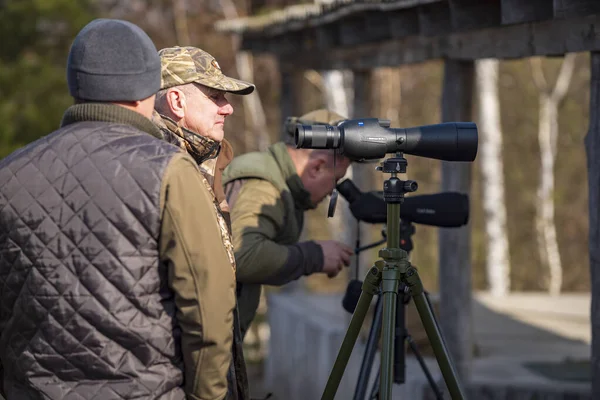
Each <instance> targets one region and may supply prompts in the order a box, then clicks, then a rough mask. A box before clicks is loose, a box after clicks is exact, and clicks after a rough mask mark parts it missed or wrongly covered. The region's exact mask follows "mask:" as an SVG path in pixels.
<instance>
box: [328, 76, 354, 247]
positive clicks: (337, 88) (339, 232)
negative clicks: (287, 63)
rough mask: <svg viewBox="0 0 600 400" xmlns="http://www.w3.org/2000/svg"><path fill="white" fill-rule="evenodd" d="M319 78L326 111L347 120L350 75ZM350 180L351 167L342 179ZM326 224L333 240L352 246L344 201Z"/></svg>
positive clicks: (349, 217)
mask: <svg viewBox="0 0 600 400" xmlns="http://www.w3.org/2000/svg"><path fill="white" fill-rule="evenodd" d="M321 77H322V84H323V95H324V97H325V105H326V107H327V109H329V110H331V111H333V112H335V113H337V114H340V115H341V116H343V117H346V118H349V116H350V113H351V112H352V111H351V99H352V97H353V93H352V73H351V72H349V71H339V70H332V71H324V72H322V73H321ZM352 178H353V174H352V167H350V168H348V171H347V172H346V175H345V176H344V178H343V179H352ZM328 223H329V231H330V232H331V234H332V238H333V239H335V240H338V241H340V242H342V243H344V244H346V245H348V246H354V240H355V236H356V229H355V227H356V222H355V220H354V217H353V216H352V213H351V212H350V208H349V207H348V204H347V203H346V202H345V201H344V200H342V199H338V204H337V207H336V213H335V215H334V217H333V218H328Z"/></svg>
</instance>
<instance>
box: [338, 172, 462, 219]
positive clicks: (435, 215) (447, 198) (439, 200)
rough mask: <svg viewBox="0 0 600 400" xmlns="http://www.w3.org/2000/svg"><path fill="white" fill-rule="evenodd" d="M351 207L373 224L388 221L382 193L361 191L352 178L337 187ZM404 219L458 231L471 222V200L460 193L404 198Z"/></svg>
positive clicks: (357, 214) (355, 212)
mask: <svg viewBox="0 0 600 400" xmlns="http://www.w3.org/2000/svg"><path fill="white" fill-rule="evenodd" d="M337 190H338V191H339V192H340V194H341V195H342V196H344V198H345V199H346V200H347V201H348V203H349V204H350V212H352V215H353V216H354V218H356V219H357V220H359V221H364V222H367V223H370V224H380V223H385V222H387V204H386V202H385V201H384V200H383V193H382V192H380V191H372V192H361V191H360V189H359V188H358V187H356V185H355V184H354V182H352V181H351V180H350V179H346V180H344V181H343V182H340V183H339V184H338V185H337ZM400 219H402V220H404V221H407V222H414V223H416V224H423V225H431V226H438V227H444V228H456V227H460V226H463V225H466V224H467V223H468V222H469V197H468V196H467V195H465V194H463V193H458V192H442V193H436V194H425V195H418V196H410V197H406V198H404V202H403V203H402V206H401V207H400Z"/></svg>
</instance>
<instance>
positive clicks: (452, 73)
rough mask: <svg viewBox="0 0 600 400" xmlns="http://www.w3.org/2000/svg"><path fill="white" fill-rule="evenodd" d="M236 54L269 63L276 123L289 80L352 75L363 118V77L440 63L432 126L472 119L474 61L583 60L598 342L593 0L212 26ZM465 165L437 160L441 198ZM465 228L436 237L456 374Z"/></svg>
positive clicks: (596, 22)
mask: <svg viewBox="0 0 600 400" xmlns="http://www.w3.org/2000/svg"><path fill="white" fill-rule="evenodd" d="M215 28H216V29H217V30H218V31H221V32H229V33H232V34H236V35H239V37H240V39H241V43H242V50H246V51H249V52H252V53H254V54H261V53H268V54H271V55H274V56H275V57H277V59H278V61H279V64H280V71H281V74H282V76H281V85H282V89H281V93H282V96H281V97H282V100H281V101H282V103H281V110H282V111H281V112H282V116H283V117H285V116H287V115H297V114H295V112H297V111H298V106H297V104H295V103H294V99H293V98H294V95H293V94H294V91H295V90H296V89H297V88H295V87H294V82H295V81H294V79H293V74H294V73H296V72H297V71H301V70H303V69H316V70H335V69H349V70H352V71H353V73H354V93H355V96H354V99H353V101H354V116H350V117H355V116H360V117H363V116H365V115H367V116H368V115H369V107H368V104H366V103H367V101H368V100H366V99H368V95H367V94H368V90H369V80H368V76H369V75H368V74H369V71H370V70H372V69H373V68H378V67H384V66H399V65H403V64H410V63H419V62H424V61H428V60H433V59H443V60H444V81H443V85H442V91H443V93H442V94H441V109H442V122H448V121H469V120H471V119H472V97H473V87H474V61H475V60H477V59H483V58H499V59H513V58H524V57H530V56H542V55H544V56H562V55H564V54H565V53H569V52H582V51H589V52H592V54H591V65H590V68H591V81H590V125H589V131H588V134H587V136H586V139H585V146H586V152H587V158H588V188H589V194H590V197H589V226H590V232H589V243H590V269H591V281H592V336H593V337H594V338H595V339H594V341H595V343H600V0H359V1H349V0H334V1H333V2H328V3H322V4H301V5H295V6H290V7H286V8H284V9H282V10H279V11H275V12H272V13H269V14H265V15H257V16H249V17H246V18H239V19H235V20H224V21H218V22H217V23H216V25H215ZM470 188H471V164H468V163H449V162H442V185H441V190H455V191H460V192H463V193H470ZM470 240H471V238H470V227H468V226H467V227H463V228H460V229H453V230H450V229H440V232H439V259H440V268H439V281H440V285H439V286H440V314H441V321H440V324H441V327H442V330H443V332H444V336H445V339H446V340H445V341H446V343H447V345H448V349H449V351H450V354H451V356H452V358H453V360H454V362H455V363H456V367H457V370H458V372H459V375H460V376H462V377H463V378H465V379H468V376H469V364H470V358H471V357H472V348H473V343H472V339H471V332H472V328H471V314H470V313H471V311H470V310H471V261H470ZM592 375H593V378H592V382H593V383H592V398H600V346H599V345H595V346H593V348H592Z"/></svg>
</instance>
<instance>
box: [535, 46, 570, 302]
mask: <svg viewBox="0 0 600 400" xmlns="http://www.w3.org/2000/svg"><path fill="white" fill-rule="evenodd" d="M575 56H576V55H575V54H567V55H565V58H564V60H563V62H562V65H561V67H560V71H559V73H558V78H557V80H556V84H555V85H554V87H552V86H550V84H549V83H548V81H547V80H546V78H545V76H544V70H543V68H542V60H541V58H539V57H534V58H531V59H530V66H531V72H532V76H533V81H534V83H535V85H536V87H537V89H538V91H539V104H540V109H539V127H538V141H539V145H540V157H541V167H540V180H539V184H538V190H537V200H538V208H537V215H536V230H537V241H538V250H539V253H540V259H541V261H542V264H543V265H545V266H547V267H548V271H549V282H548V292H549V293H550V294H553V295H557V294H559V293H560V290H561V286H562V265H561V260H560V252H559V248H558V242H557V240H556V226H555V223H554V198H553V196H554V164H555V162H556V140H557V137H558V106H559V105H560V103H561V101H562V100H563V98H564V97H565V95H566V94H567V91H568V89H569V85H570V83H571V78H572V76H573V70H574V68H575Z"/></svg>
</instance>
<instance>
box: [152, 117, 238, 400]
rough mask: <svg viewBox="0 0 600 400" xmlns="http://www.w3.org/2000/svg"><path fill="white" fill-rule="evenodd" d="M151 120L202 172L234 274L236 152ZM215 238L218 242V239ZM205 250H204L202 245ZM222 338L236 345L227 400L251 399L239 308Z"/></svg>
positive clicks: (163, 120)
mask: <svg viewBox="0 0 600 400" xmlns="http://www.w3.org/2000/svg"><path fill="white" fill-rule="evenodd" d="M152 120H153V122H154V123H155V124H156V125H157V126H158V127H159V129H160V130H161V132H162V134H163V136H164V139H165V140H166V141H168V142H170V143H173V144H175V145H176V146H178V147H180V148H182V149H183V150H185V151H186V152H187V153H188V154H189V155H191V156H192V158H193V159H194V160H195V162H196V164H197V165H198V167H199V169H200V171H201V172H202V174H201V175H200V179H201V181H202V184H203V186H204V187H205V188H206V191H207V193H208V196H209V198H210V199H211V203H212V204H211V205H205V209H206V210H210V211H208V212H210V213H211V214H212V215H213V216H214V217H215V218H216V220H217V224H218V230H217V231H218V232H219V233H220V242H221V245H222V246H223V247H224V248H225V250H226V253H227V260H228V264H229V265H230V266H231V269H232V270H233V271H235V270H236V261H235V254H234V248H233V240H232V237H231V225H230V217H229V206H228V204H227V200H226V198H225V193H224V191H223V185H222V174H223V170H224V169H225V168H226V167H227V165H229V163H230V162H231V160H232V159H233V149H232V147H231V145H230V144H229V142H227V141H226V140H223V141H222V142H221V143H218V142H215V141H214V140H212V139H209V138H206V137H203V136H200V135H197V134H195V133H193V132H191V131H189V130H187V129H184V128H181V127H180V126H178V125H177V124H176V123H175V122H174V121H173V120H171V119H169V118H167V117H165V116H162V115H160V114H158V113H157V112H156V111H155V112H154V114H153V119H152ZM198 221H203V220H202V219H191V220H190V223H195V224H196V225H197V226H199V227H203V229H206V232H210V233H211V234H213V235H214V233H213V232H215V230H213V229H212V228H209V227H206V226H204V223H203V222H201V223H199V222H198ZM215 237H216V238H218V236H215ZM191 238H194V236H191ZM197 243H202V242H197ZM202 248H204V246H203V245H202ZM205 249H211V247H206V248H205ZM220 262H222V261H220ZM213 301H214V302H219V301H220V299H219V298H218V297H215V298H211V299H210V300H209V301H208V302H207V304H212V302H213ZM217 309H218V308H217ZM222 334H223V337H224V338H225V337H229V336H230V335H232V334H233V341H232V342H230V343H231V347H230V355H231V357H230V361H229V363H228V364H227V367H229V370H228V372H227V381H228V389H229V390H228V393H227V399H232V400H245V399H248V398H249V393H248V382H247V376H246V366H245V361H244V357H243V349H242V337H241V333H240V328H239V319H238V316H237V308H236V307H235V305H234V310H233V324H232V326H230V327H229V331H223V332H222ZM184 351H185V349H184ZM215 384H217V385H220V384H221V382H220V381H215Z"/></svg>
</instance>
